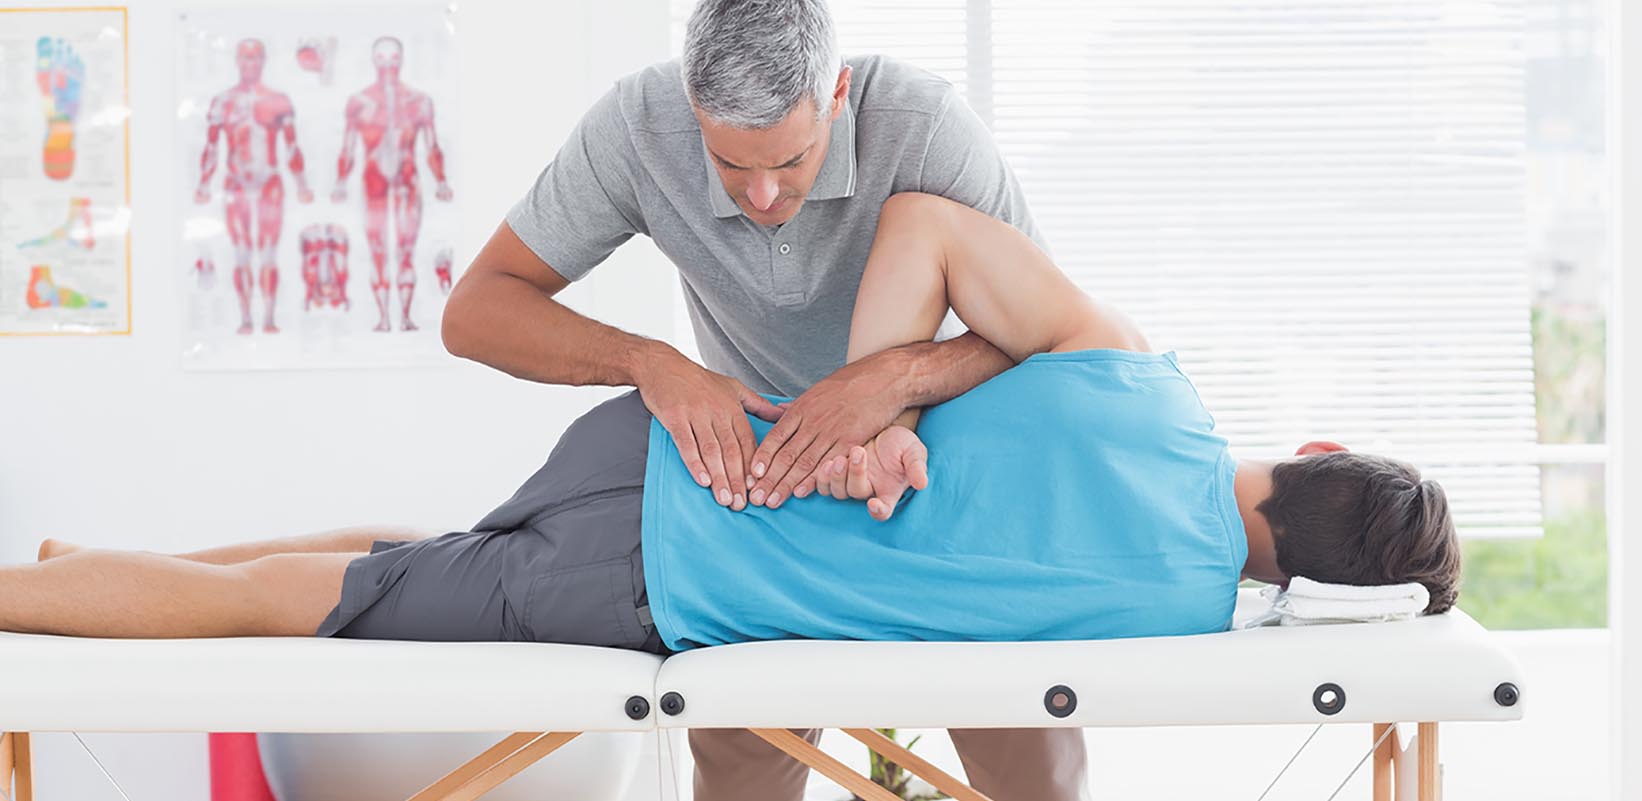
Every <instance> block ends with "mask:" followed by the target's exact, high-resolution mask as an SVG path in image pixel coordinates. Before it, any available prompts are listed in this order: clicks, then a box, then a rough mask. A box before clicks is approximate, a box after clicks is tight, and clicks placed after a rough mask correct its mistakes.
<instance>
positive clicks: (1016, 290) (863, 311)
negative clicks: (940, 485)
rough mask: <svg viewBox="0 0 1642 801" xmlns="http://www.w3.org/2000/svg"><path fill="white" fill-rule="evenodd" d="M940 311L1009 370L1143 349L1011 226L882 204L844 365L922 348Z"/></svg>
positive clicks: (900, 202) (936, 206)
mask: <svg viewBox="0 0 1642 801" xmlns="http://www.w3.org/2000/svg"><path fill="white" fill-rule="evenodd" d="M948 307H950V308H951V309H952V310H953V311H955V312H957V314H958V317H959V318H960V319H962V320H963V321H964V324H965V325H968V326H969V330H970V331H971V332H972V333H974V334H977V335H979V336H981V337H984V338H985V339H986V340H987V341H988V342H991V343H992V344H993V345H995V346H997V347H998V349H999V350H1002V351H1003V352H1004V353H1005V354H1007V355H1008V356H1009V358H1010V359H1011V360H1012V361H1015V362H1018V361H1021V360H1022V359H1025V358H1026V357H1028V356H1030V355H1032V354H1034V353H1045V352H1054V351H1063V350H1082V349H1085V348H1117V349H1122V350H1145V349H1147V344H1146V339H1145V337H1143V336H1141V334H1140V331H1139V329H1137V328H1136V327H1135V326H1134V324H1133V323H1132V322H1130V321H1129V319H1128V318H1127V317H1125V316H1124V315H1123V314H1121V313H1119V312H1118V311H1117V310H1115V309H1113V308H1111V307H1110V306H1107V305H1105V304H1102V303H1099V302H1097V301H1095V299H1093V298H1091V297H1089V296H1088V295H1086V294H1084V292H1083V291H1082V290H1080V289H1078V287H1077V285H1076V284H1073V283H1072V281H1071V279H1069V278H1067V277H1066V274H1065V273H1062V272H1061V271H1060V268H1058V267H1056V266H1055V265H1054V263H1053V262H1051V261H1050V260H1049V257H1048V255H1046V254H1045V253H1044V252H1043V251H1042V250H1041V249H1039V248H1038V246H1037V245H1036V244H1034V243H1033V242H1032V240H1031V239H1029V238H1027V236H1026V235H1025V234H1023V233H1021V232H1020V231H1019V230H1017V229H1015V228H1014V227H1013V226H1010V225H1008V224H1006V223H1004V222H1002V221H1000V220H997V219H994V218H992V217H990V216H988V215H986V214H982V213H981V212H978V211H975V210H974V209H971V208H969V207H968V206H964V205H963V204H960V203H954V202H952V201H950V200H947V199H945V198H942V197H937V196H935V195H924V194H915V193H908V194H900V195H896V196H894V197H892V198H890V199H889V201H888V202H886V203H885V204H884V211H883V215H882V217H881V218H880V222H879V224H878V235H877V238H876V239H874V240H873V243H872V254H871V255H870V256H869V257H868V258H867V268H866V273H865V275H863V276H862V279H861V288H860V290H859V291H858V292H857V293H856V297H855V316H854V319H853V320H851V323H850V344H849V357H848V360H849V361H850V362H854V361H855V360H857V359H861V358H865V357H867V356H870V355H871V354H874V353H878V352H879V351H882V350H885V349H887V348H893V347H895V346H897V345H904V344H907V343H909V342H926V341H928V340H929V339H930V338H931V337H933V336H934V335H935V329H936V327H937V326H938V325H939V324H940V322H941V318H942V317H944V316H945V315H946V311H947V308H948ZM940 400H948V398H941V399H940ZM924 405H928V404H924Z"/></svg>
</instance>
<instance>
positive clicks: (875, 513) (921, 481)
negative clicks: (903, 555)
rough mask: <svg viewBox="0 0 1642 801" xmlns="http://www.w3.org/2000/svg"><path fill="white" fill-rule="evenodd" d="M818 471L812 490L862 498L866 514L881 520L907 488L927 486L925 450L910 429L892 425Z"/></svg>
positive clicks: (927, 470)
mask: <svg viewBox="0 0 1642 801" xmlns="http://www.w3.org/2000/svg"><path fill="white" fill-rule="evenodd" d="M818 473H819V478H818V479H817V483H816V491H818V492H820V493H822V494H825V495H831V496H832V497H834V498H837V499H839V500H844V499H845V498H854V499H856V500H865V501H866V502H867V513H868V514H870V515H872V518H873V519H874V520H878V521H884V520H888V519H889V517H890V515H892V514H894V513H895V504H897V503H900V501H901V495H902V493H905V492H906V491H907V489H908V488H911V489H919V490H921V489H924V488H925V487H928V486H929V449H928V448H926V447H924V443H923V440H920V439H918V435H917V434H916V433H914V432H913V431H912V429H909V428H907V427H906V426H902V425H893V426H890V427H889V428H886V429H884V430H883V431H882V432H881V433H879V434H878V436H876V437H873V438H872V441H871V442H868V443H867V444H866V446H865V447H862V446H859V445H857V446H856V447H854V448H850V450H849V453H847V454H844V455H841V456H837V457H834V458H833V459H832V460H831V461H829V462H827V463H826V464H823V465H822V466H821V469H820V470H819V471H818Z"/></svg>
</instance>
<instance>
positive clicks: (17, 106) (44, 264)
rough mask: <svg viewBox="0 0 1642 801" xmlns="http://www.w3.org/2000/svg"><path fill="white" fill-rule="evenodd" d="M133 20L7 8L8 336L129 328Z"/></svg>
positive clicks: (92, 12) (3, 199) (2, 315)
mask: <svg viewBox="0 0 1642 801" xmlns="http://www.w3.org/2000/svg"><path fill="white" fill-rule="evenodd" d="M127 109H128V104H127V100H126V17H125V10H124V9H122V8H109V9H35V8H27V9H23V8H19V9H7V8H0V334H125V333H129V332H130V330H131V307H130V297H131V292H130V285H131V269H130V252H129V250H128V249H127V242H126V233H127V231H128V229H129V227H130V220H131V214H130V208H129V207H130V187H129V178H128V172H127V166H126V165H127V123H126V118H127V117H128V116H129V115H128V113H127Z"/></svg>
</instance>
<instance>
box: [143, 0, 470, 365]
mask: <svg viewBox="0 0 1642 801" xmlns="http://www.w3.org/2000/svg"><path fill="white" fill-rule="evenodd" d="M178 34H179V47H178V52H177V64H178V75H177V102H178V106H177V117H178V127H177V137H176V142H175V147H176V154H177V155H176V162H175V163H176V169H177V171H178V175H177V181H176V185H177V191H178V195H179V197H178V203H179V208H180V214H179V215H178V216H179V218H180V221H181V223H180V224H181V234H182V242H181V247H180V248H179V249H178V258H179V260H180V261H182V262H183V263H181V264H178V265H176V270H177V275H178V279H179V285H180V286H181V288H182V293H183V303H182V305H181V308H182V310H183V313H184V314H186V315H187V319H186V320H185V321H184V326H183V329H184V361H185V364H186V365H188V366H189V367H193V368H201V369H216V368H231V369H232V368H301V367H356V366H373V365H383V366H394V365H405V364H415V363H427V362H434V361H443V360H445V359H447V358H448V357H447V356H446V354H445V351H444V348H443V347H442V346H441V345H440V339H439V319H440V316H441V314H442V313H443V310H444V304H445V297H446V296H447V295H448V294H449V293H450V288H451V282H452V281H453V280H455V277H456V276H454V275H453V274H452V273H453V270H454V269H455V266H456V265H457V264H460V263H463V262H460V261H459V257H460V254H458V253H456V252H455V248H454V243H455V240H456V231H457V227H458V214H457V209H456V206H455V203H456V200H457V199H458V197H459V193H458V191H457V190H456V189H454V188H453V187H455V186H457V185H458V183H457V181H455V180H454V175H455V174H456V173H458V172H459V171H460V170H461V168H462V165H461V164H460V163H457V162H456V161H455V160H454V159H453V158H452V157H451V154H453V153H455V152H456V151H457V147H456V136H457V132H456V130H455V128H456V126H455V125H454V120H455V119H457V116H458V113H459V112H458V109H457V108H456V100H457V90H456V78H457V72H456V63H455V58H456V48H455V20H454V14H453V11H452V9H451V8H449V7H446V6H433V5H407V6H385V5H384V6H368V7H346V6H343V7H332V6H310V7H305V8H304V10H303V11H302V12H301V13H293V12H292V10H291V9H290V8H289V7H284V6H275V5H269V6H266V7H260V8H259V7H240V6H236V7H233V8H204V9H190V10H187V11H184V12H182V13H181V14H179V24H178Z"/></svg>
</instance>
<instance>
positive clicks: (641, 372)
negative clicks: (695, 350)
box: [618, 336, 689, 389]
mask: <svg viewBox="0 0 1642 801" xmlns="http://www.w3.org/2000/svg"><path fill="white" fill-rule="evenodd" d="M619 353H620V356H619V357H618V362H619V364H620V366H621V370H622V373H623V374H624V375H625V376H626V377H627V379H628V380H627V383H628V384H630V385H632V386H634V387H638V388H639V389H643V388H644V387H645V385H646V384H648V383H649V379H650V376H652V375H655V374H656V373H658V372H659V371H662V370H665V369H667V368H669V367H672V366H674V365H675V364H676V363H677V362H678V361H679V360H680V359H683V360H684V361H689V359H688V358H686V357H685V355H684V354H683V353H680V352H679V351H678V349H677V348H675V347H673V346H672V345H669V344H667V343H666V342H662V341H661V340H659V339H647V338H645V337H637V336H635V337H631V338H630V341H627V342H624V343H622V346H621V348H620V349H619Z"/></svg>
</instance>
